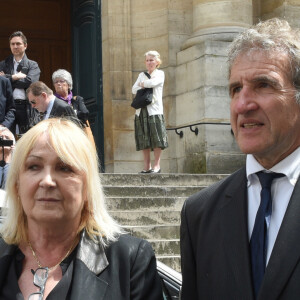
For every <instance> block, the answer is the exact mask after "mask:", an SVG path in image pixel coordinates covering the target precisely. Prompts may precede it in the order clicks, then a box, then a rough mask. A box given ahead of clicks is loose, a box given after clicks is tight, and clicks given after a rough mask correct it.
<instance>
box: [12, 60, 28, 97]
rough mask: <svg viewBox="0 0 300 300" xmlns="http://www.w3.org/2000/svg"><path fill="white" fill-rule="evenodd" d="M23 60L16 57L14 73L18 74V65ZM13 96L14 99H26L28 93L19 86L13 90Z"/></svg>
mask: <svg viewBox="0 0 300 300" xmlns="http://www.w3.org/2000/svg"><path fill="white" fill-rule="evenodd" d="M21 61H22V59H21V60H19V61H16V60H15V58H14V74H17V73H18V72H17V68H18V65H19V64H20V62H21ZM13 98H14V99H20V100H25V99H26V93H25V90H24V89H18V88H15V89H14V90H13Z"/></svg>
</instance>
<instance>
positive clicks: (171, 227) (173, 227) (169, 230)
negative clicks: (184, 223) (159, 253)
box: [123, 223, 180, 240]
mask: <svg viewBox="0 0 300 300" xmlns="http://www.w3.org/2000/svg"><path fill="white" fill-rule="evenodd" d="M123 227H124V229H125V230H126V231H127V232H128V233H130V234H131V235H133V236H137V237H140V238H142V239H146V240H159V239H161V240H162V239H171V240H172V239H179V236H180V233H179V231H180V224H179V223H178V224H163V225H144V226H123Z"/></svg>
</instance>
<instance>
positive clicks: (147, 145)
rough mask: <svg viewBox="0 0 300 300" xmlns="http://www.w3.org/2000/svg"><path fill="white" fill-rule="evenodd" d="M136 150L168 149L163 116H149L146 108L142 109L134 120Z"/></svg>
mask: <svg viewBox="0 0 300 300" xmlns="http://www.w3.org/2000/svg"><path fill="white" fill-rule="evenodd" d="M134 130H135V144H136V150H137V151H140V150H143V149H151V150H153V149H154V148H161V149H162V150H163V149H165V148H167V147H168V136H167V130H166V125H165V119H164V116H163V115H154V116H149V114H148V110H147V108H146V107H145V108H142V109H141V112H140V115H139V116H137V115H135V119H134Z"/></svg>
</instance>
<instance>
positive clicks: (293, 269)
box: [181, 168, 300, 300]
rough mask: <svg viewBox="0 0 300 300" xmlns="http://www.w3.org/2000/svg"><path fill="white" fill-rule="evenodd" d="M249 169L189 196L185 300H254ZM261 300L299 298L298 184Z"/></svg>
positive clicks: (184, 216)
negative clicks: (248, 193) (248, 206)
mask: <svg viewBox="0 0 300 300" xmlns="http://www.w3.org/2000/svg"><path fill="white" fill-rule="evenodd" d="M247 210H248V208H247V179H246V170H245V168H243V169H241V170H239V171H237V172H235V173H234V174H232V175H231V176H229V177H227V178H226V179H224V180H223V181H221V182H218V183H217V184H215V185H213V186H211V187H208V188H207V189H204V190H202V191H200V192H199V193H197V194H195V195H193V196H192V197H190V198H189V199H188V200H187V201H186V202H185V204H184V206H183V209H182V213H181V218H182V219H181V220H182V221H181V255H182V257H181V260H182V275H183V289H182V299H183V300H193V299H205V300H206V299H220V300H227V299H228V300H234V299H236V300H248V299H249V300H253V299H254V293H253V286H252V278H251V276H252V275H251V262H250V249H249V237H248V220H247V219H248V217H247V215H248V214H247ZM257 299H258V300H271V299H272V300H275V299H281V300H283V299H284V300H294V299H300V182H299V180H298V182H297V184H296V186H295V188H294V191H293V194H292V196H291V199H290V202H289V205H288V208H287V211H286V213H285V216H284V219H283V222H282V224H281V227H280V230H279V232H278V236H277V239H276V242H275V245H274V248H273V251H272V254H271V257H270V260H269V263H268V266H267V268H266V272H265V276H264V279H263V282H262V286H261V289H260V292H259V295H258V298H257Z"/></svg>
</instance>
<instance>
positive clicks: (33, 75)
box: [0, 54, 41, 90]
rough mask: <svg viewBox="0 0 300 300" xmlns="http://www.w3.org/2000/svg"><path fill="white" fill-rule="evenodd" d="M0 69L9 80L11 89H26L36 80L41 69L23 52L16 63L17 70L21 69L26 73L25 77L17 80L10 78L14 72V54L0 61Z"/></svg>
mask: <svg viewBox="0 0 300 300" xmlns="http://www.w3.org/2000/svg"><path fill="white" fill-rule="evenodd" d="M0 71H3V72H4V73H5V76H6V77H7V78H8V79H9V80H10V82H11V85H12V89H13V90H14V89H15V88H18V89H24V90H26V89H27V88H28V87H29V86H30V84H31V83H32V82H36V81H38V80H39V78H40V73H41V70H40V68H39V66H38V64H37V63H36V62H35V61H33V60H30V59H28V58H27V56H26V54H24V56H23V59H22V61H21V62H20V64H19V65H18V68H17V71H18V72H19V71H22V73H24V74H26V75H27V76H26V78H22V79H19V80H12V77H11V76H12V75H13V74H14V56H13V55H10V56H9V57H7V58H6V59H5V60H3V61H1V62H0Z"/></svg>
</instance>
